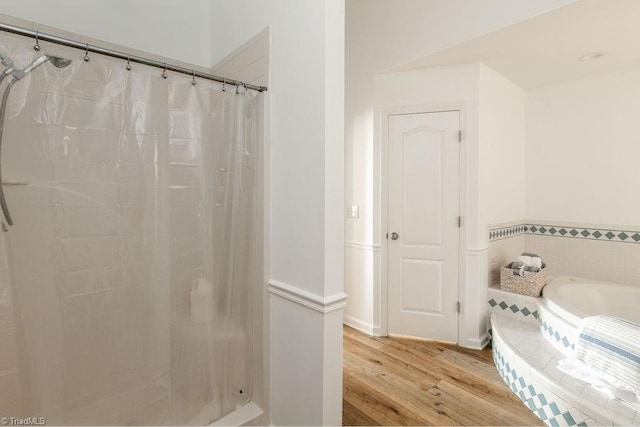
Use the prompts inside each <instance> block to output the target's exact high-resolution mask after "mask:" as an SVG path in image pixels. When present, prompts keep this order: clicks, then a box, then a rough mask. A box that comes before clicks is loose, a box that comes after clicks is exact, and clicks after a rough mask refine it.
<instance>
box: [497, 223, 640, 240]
mask: <svg viewBox="0 0 640 427" xmlns="http://www.w3.org/2000/svg"><path fill="white" fill-rule="evenodd" d="M520 234H533V235H536V236H554V237H568V238H572V239H588V240H600V241H603V242H623V243H636V244H640V231H635V230H631V231H630V230H618V229H613V228H607V227H606V226H604V227H600V228H583V227H567V226H563V225H549V224H519V225H513V226H510V227H502V228H495V229H491V230H489V241H490V242H493V241H495V240H502V239H506V238H509V237H514V236H518V235H520Z"/></svg>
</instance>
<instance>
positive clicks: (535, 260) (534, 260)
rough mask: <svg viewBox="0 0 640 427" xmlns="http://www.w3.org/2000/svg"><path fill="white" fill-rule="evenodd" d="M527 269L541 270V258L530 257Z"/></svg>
mask: <svg viewBox="0 0 640 427" xmlns="http://www.w3.org/2000/svg"><path fill="white" fill-rule="evenodd" d="M529 267H537V268H542V258H540V257H538V256H535V257H534V256H532V257H531V261H530V264H529Z"/></svg>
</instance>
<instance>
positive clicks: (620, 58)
mask: <svg viewBox="0 0 640 427" xmlns="http://www.w3.org/2000/svg"><path fill="white" fill-rule="evenodd" d="M600 51H602V52H605V53H606V54H605V55H604V56H602V57H601V58H599V59H597V60H593V61H578V58H579V57H580V56H582V55H585V54H589V53H593V52H600ZM469 62H483V63H484V64H486V65H488V66H489V67H491V68H493V69H494V70H496V71H498V72H499V73H501V74H503V75H504V76H505V77H507V78H509V79H510V80H512V81H513V82H514V83H516V84H517V85H519V86H520V87H522V88H524V89H532V88H536V87H540V86H546V85H551V84H556V83H560V82H563V81H568V80H575V79H579V78H583V77H588V76H592V75H596V74H603V73H609V72H613V71H616V70H621V69H624V68H629V67H633V66H637V65H640V1H639V0H606V1H605V0H579V1H577V2H575V3H572V4H569V5H567V6H564V7H561V8H559V9H556V10H553V11H551V12H548V13H545V14H543V15H539V16H537V17H535V18H531V19H528V20H526V21H522V22H520V23H517V24H514V25H511V26H509V27H505V28H503V29H501V30H498V31H495V32H492V33H490V34H487V35H484V36H481V37H478V38H476V39H473V40H470V41H468V42H465V43H461V44H459V45H456V46H453V47H450V48H447V49H445V50H442V51H439V52H436V53H434V54H431V55H429V56H426V57H424V58H420V59H417V60H414V61H411V62H409V63H407V64H405V65H402V66H400V67H396V68H394V69H393V70H391V71H393V72H397V71H406V70H414V69H418V68H429V67H438V66H445V65H453V64H461V63H469Z"/></svg>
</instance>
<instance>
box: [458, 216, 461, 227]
mask: <svg viewBox="0 0 640 427" xmlns="http://www.w3.org/2000/svg"><path fill="white" fill-rule="evenodd" d="M460 227H462V217H461V216H459V217H458V228H460Z"/></svg>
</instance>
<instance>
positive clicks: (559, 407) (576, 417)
mask: <svg viewBox="0 0 640 427" xmlns="http://www.w3.org/2000/svg"><path fill="white" fill-rule="evenodd" d="M493 360H494V363H495V365H496V368H497V369H498V372H499V373H500V376H501V377H502V379H503V380H504V382H505V383H507V385H508V386H509V388H510V389H511V390H512V391H513V392H514V393H515V394H516V395H517V396H518V398H520V400H522V402H523V403H524V404H525V405H526V406H527V407H528V408H529V409H530V410H531V411H532V412H533V413H534V414H535V415H536V416H537V417H538V418H540V419H541V420H542V421H544V423H545V424H547V425H549V426H587V425H589V424H591V422H592V421H593V420H592V419H590V418H587V417H586V416H585V415H584V414H583V413H582V412H580V411H578V410H577V409H575V408H570V407H569V405H568V404H567V403H566V402H565V401H564V400H562V399H560V398H558V397H557V396H556V395H555V394H553V393H550V392H548V391H546V390H538V389H536V387H535V386H534V385H533V384H530V383H528V382H527V380H526V378H524V377H522V376H520V375H519V374H518V373H517V372H516V370H515V369H514V368H513V367H512V366H510V364H509V362H506V361H505V359H504V357H503V356H502V354H500V351H499V350H498V349H497V346H496V345H495V344H494V346H493Z"/></svg>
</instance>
